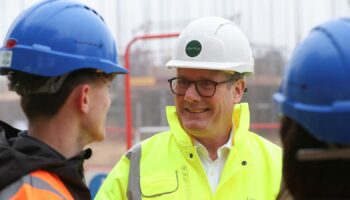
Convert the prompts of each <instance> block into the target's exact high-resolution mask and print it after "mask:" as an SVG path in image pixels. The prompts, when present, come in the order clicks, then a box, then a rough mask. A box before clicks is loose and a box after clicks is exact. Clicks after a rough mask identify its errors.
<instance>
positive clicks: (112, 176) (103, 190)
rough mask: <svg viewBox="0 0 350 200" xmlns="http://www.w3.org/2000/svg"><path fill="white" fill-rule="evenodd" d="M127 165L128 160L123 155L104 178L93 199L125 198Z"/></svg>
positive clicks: (121, 199)
mask: <svg viewBox="0 0 350 200" xmlns="http://www.w3.org/2000/svg"><path fill="white" fill-rule="evenodd" d="M129 167H130V160H129V159H128V158H127V157H126V156H125V155H124V156H123V157H122V158H121V159H120V161H119V162H118V163H117V165H116V166H115V167H114V168H113V169H112V171H111V172H110V173H109V174H108V176H107V178H106V179H105V180H104V182H103V184H102V186H101V187H100V189H99V191H98V192H97V194H96V197H95V200H106V199H120V200H127V194H126V193H127V186H128V181H129V180H128V179H129V177H128V176H129Z"/></svg>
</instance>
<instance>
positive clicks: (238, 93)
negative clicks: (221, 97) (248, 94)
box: [233, 79, 246, 103]
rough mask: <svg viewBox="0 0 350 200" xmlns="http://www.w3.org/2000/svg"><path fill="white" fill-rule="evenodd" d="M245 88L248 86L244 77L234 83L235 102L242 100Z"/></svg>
mask: <svg viewBox="0 0 350 200" xmlns="http://www.w3.org/2000/svg"><path fill="white" fill-rule="evenodd" d="M245 88H246V82H245V80H244V79H240V80H237V81H236V82H235V83H234V94H233V95H234V96H233V101H234V103H239V102H240V101H241V100H242V97H243V93H244V90H245Z"/></svg>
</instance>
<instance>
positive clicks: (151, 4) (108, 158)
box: [0, 0, 350, 178]
mask: <svg viewBox="0 0 350 200" xmlns="http://www.w3.org/2000/svg"><path fill="white" fill-rule="evenodd" d="M35 2H37V1H35V0H27V1H26V0H4V1H1V6H0V40H1V41H3V39H4V37H5V34H6V31H7V29H8V27H9V26H10V23H11V22H12V21H13V20H14V18H15V16H16V15H18V13H19V12H20V11H21V10H23V9H24V8H27V7H29V6H30V5H32V4H33V3H35ZM81 2H82V3H85V4H88V5H90V6H91V7H93V8H95V9H96V10H97V11H98V12H99V13H100V14H101V15H102V16H104V18H105V20H106V22H107V24H108V25H109V26H110V27H111V30H112V32H113V33H114V34H115V37H116V39H117V43H118V50H119V52H118V54H119V61H120V63H121V64H124V54H125V50H126V47H127V45H128V44H129V42H130V41H132V39H134V38H135V37H137V36H145V35H152V34H166V33H178V32H180V31H181V30H182V29H183V28H184V27H185V26H186V25H187V24H188V23H189V22H190V21H191V20H193V19H196V18H198V17H201V16H207V15H216V16H222V17H225V18H228V19H231V20H233V21H235V22H236V23H237V24H238V25H239V26H240V27H242V29H243V31H244V32H245V33H246V34H247V35H248V38H249V40H250V42H251V45H252V49H253V54H254V57H255V75H254V77H250V78H248V80H247V81H248V92H247V93H245V95H244V98H243V101H246V102H249V104H250V112H251V130H252V131H254V132H256V133H258V134H260V135H262V136H263V137H266V138H267V139H269V140H271V141H273V142H274V143H276V144H279V136H278V127H279V126H278V116H277V114H276V111H275V107H274V105H273V101H272V97H271V96H272V94H273V93H274V92H275V91H276V90H278V86H279V84H280V82H281V79H282V73H283V70H284V65H285V63H286V61H287V59H288V58H289V57H290V55H291V53H292V51H293V49H294V47H295V46H296V45H297V44H298V43H299V42H300V41H301V40H302V39H303V38H304V37H305V35H306V34H307V33H308V32H309V31H310V29H311V27H313V26H314V25H315V24H318V23H320V22H322V21H326V20H329V19H333V18H338V17H340V16H347V15H349V13H350V8H349V5H350V1H349V0H336V1H334V0H309V1H301V0H285V1H279V0H249V1H240V0H224V1H214V0H212V1H211V0H205V1H201V0H196V1H191V3H189V2H188V1H187V0H168V1H163V0H145V1H142V2H140V1H109V0H99V1H87V0H86V1H84V0H81ZM165 2H166V3H165ZM310 10H312V12H311V11H310ZM174 41H175V40H174V38H163V39H152V40H147V41H146V40H140V41H138V42H135V43H134V44H133V46H132V47H131V48H130V57H129V59H130V69H131V70H130V73H129V76H130V84H131V105H132V116H133V118H132V124H133V129H132V130H133V134H134V137H133V143H135V142H137V141H140V140H143V139H145V138H147V137H149V136H151V135H152V134H154V133H156V132H159V131H162V130H166V129H167V121H166V116H165V107H166V106H167V105H173V104H174V102H173V94H172V93H171V91H170V89H169V84H168V82H167V79H169V78H171V77H173V76H174V73H175V71H173V70H170V69H167V68H165V67H164V65H165V63H166V62H167V61H168V60H170V58H171V51H172V48H173V46H174ZM111 93H112V106H111V109H110V111H109V113H108V120H107V130H106V131H107V135H106V139H105V140H104V141H103V142H99V143H94V144H91V145H90V146H89V147H90V148H92V149H93V151H94V154H93V156H92V158H91V159H90V160H89V161H87V162H86V168H87V169H88V170H89V169H91V171H95V172H96V171H99V170H100V171H107V172H108V171H109V170H110V168H111V167H112V166H114V165H115V164H116V162H117V161H118V160H119V158H120V157H121V155H122V154H123V153H125V152H126V150H127V147H126V136H125V135H126V125H125V124H126V119H125V116H126V113H125V98H124V95H125V79H124V77H122V76H120V77H117V79H116V80H115V81H114V83H113V86H112V88H111ZM0 120H4V121H6V122H8V123H10V124H12V125H14V126H16V127H18V128H22V129H25V128H26V126H27V121H26V120H25V116H24V115H23V113H22V111H21V109H20V107H19V97H18V96H17V95H16V94H15V93H13V92H8V89H7V82H6V79H5V78H4V77H0ZM91 176H92V175H91ZM91 176H90V177H91ZM88 178H89V177H88Z"/></svg>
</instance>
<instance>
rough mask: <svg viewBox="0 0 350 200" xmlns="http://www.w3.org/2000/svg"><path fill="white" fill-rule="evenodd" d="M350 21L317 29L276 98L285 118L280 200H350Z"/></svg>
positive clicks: (289, 67)
mask: <svg viewBox="0 0 350 200" xmlns="http://www.w3.org/2000/svg"><path fill="white" fill-rule="evenodd" d="M349 35H350V19H349V18H347V19H337V20H332V21H329V22H326V23H323V24H321V25H318V26H317V27H315V28H314V29H313V30H312V31H311V32H310V34H309V35H308V36H307V37H306V39H305V40H304V41H303V42H302V43H301V44H300V45H299V46H298V47H297V48H296V50H295V52H294V54H293V56H292V57H291V59H290V61H289V62H288V64H287V68H286V73H285V76H284V79H283V81H282V84H281V88H280V91H279V92H277V93H276V94H275V95H274V99H275V101H276V102H277V103H278V106H279V110H280V111H281V113H282V115H283V116H282V121H281V129H280V135H281V141H282V144H283V149H284V150H283V154H284V157H283V180H284V181H283V182H284V186H285V188H284V189H283V190H282V191H281V194H280V197H279V199H301V200H302V199H332V200H333V199H350V171H349V168H350V125H349V124H348V123H349V122H350V87H349V85H350V45H349Z"/></svg>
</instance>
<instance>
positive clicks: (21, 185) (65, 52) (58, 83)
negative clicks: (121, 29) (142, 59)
mask: <svg viewBox="0 0 350 200" xmlns="http://www.w3.org/2000/svg"><path fill="white" fill-rule="evenodd" d="M92 30H93V31H92ZM115 45H116V44H115V41H114V39H113V37H112V34H111V32H110V31H109V29H108V27H107V25H106V24H105V22H104V20H103V18H102V17H101V16H100V15H99V14H98V13H97V12H96V11H94V10H92V9H91V8H89V7H87V6H85V5H82V4H79V3H76V2H72V1H66V0H60V1H54V0H52V1H43V2H41V3H38V4H36V5H34V6H32V7H31V8H29V9H28V10H26V11H25V12H23V13H22V14H21V15H20V16H19V17H18V18H17V19H16V20H15V21H14V23H13V24H12V26H11V28H10V30H9V31H8V34H7V36H6V38H5V42H4V46H3V47H2V48H1V49H0V73H1V74H2V75H7V77H8V80H9V88H10V89H11V90H13V91H15V92H16V93H17V94H19V95H20V97H21V107H22V109H23V111H24V113H25V115H26V117H27V118H28V122H29V127H28V131H19V130H16V129H14V128H12V127H10V126H9V125H7V124H5V123H4V122H1V123H0V176H1V181H0V199H21V200H22V199H33V200H34V199H35V200H37V199H50V200H55V199H91V197H90V193H89V190H88V188H87V187H86V185H85V182H84V176H83V171H82V168H83V161H84V159H87V158H89V157H90V156H91V150H90V149H87V150H84V151H83V149H84V147H85V146H86V145H87V144H89V143H91V142H93V141H100V140H102V139H103V138H104V134H105V120H106V115H107V111H108V109H109V106H110V103H111V101H110V98H109V86H110V85H111V81H112V80H113V78H114V77H115V76H116V74H118V73H127V71H126V70H125V69H124V68H123V67H121V66H119V65H118V62H117V52H116V46H115Z"/></svg>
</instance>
